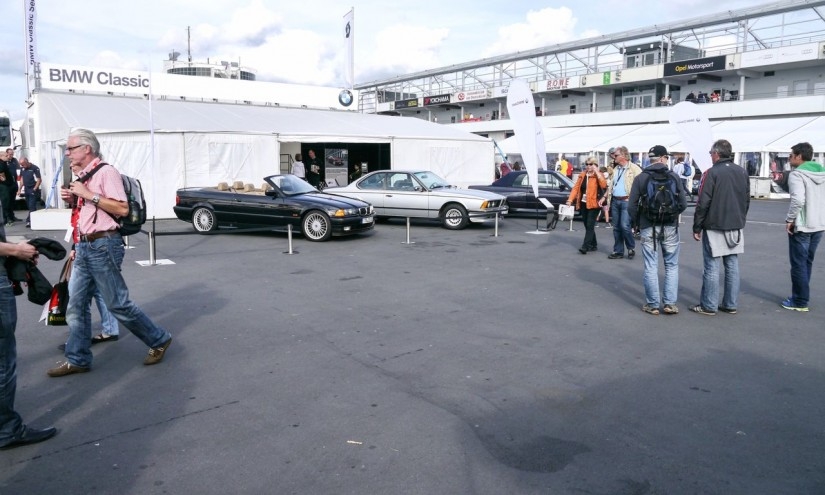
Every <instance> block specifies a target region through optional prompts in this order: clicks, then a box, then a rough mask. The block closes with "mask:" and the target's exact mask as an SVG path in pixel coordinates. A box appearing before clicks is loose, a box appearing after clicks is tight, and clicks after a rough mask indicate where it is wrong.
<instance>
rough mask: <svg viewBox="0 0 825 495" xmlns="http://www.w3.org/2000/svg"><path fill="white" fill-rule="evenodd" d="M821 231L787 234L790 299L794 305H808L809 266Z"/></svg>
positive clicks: (805, 306) (801, 306) (812, 262)
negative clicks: (789, 264)
mask: <svg viewBox="0 0 825 495" xmlns="http://www.w3.org/2000/svg"><path fill="white" fill-rule="evenodd" d="M821 239H822V231H819V232H794V235H789V236H788V256H789V257H790V260H791V300H792V302H793V305H794V306H797V307H800V308H807V307H808V300H809V299H810V297H811V293H810V284H811V268H812V266H813V264H814V256H815V255H816V248H817V246H819V241H820V240H821Z"/></svg>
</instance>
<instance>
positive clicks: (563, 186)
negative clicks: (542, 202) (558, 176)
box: [559, 184, 567, 191]
mask: <svg viewBox="0 0 825 495" xmlns="http://www.w3.org/2000/svg"><path fill="white" fill-rule="evenodd" d="M566 190H567V184H559V191H566Z"/></svg>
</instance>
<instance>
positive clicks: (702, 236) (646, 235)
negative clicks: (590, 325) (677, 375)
mask: <svg viewBox="0 0 825 495" xmlns="http://www.w3.org/2000/svg"><path fill="white" fill-rule="evenodd" d="M65 153H66V158H67V160H68V162H69V164H70V167H71V170H72V173H73V174H74V176H75V177H76V178H77V180H75V181H74V182H71V184H70V185H69V186H68V187H64V188H63V189H62V190H61V198H62V199H63V200H64V201H65V202H66V203H67V204H69V205H70V206H71V208H72V209H73V215H72V240H73V245H72V250H71V254H70V256H71V258H72V260H73V266H72V271H71V277H70V279H69V280H70V282H69V296H70V297H69V303H68V308H67V312H66V321H67V324H68V327H69V336H68V339H67V341H66V343H65V345H64V346H61V348H62V349H63V350H64V355H65V360H64V361H62V362H61V363H59V364H58V365H57V366H55V367H53V368H51V369H49V370H48V371H47V374H48V375H49V376H50V377H63V376H68V375H72V374H76V373H86V372H89V371H91V365H92V352H91V346H92V345H94V344H96V343H100V342H105V341H109V340H117V338H118V337H117V336H118V329H117V324H118V323H120V324H122V325H123V326H125V327H126V328H127V329H128V330H129V331H130V332H132V333H133V334H134V335H135V336H137V337H138V338H139V339H140V340H141V341H143V343H144V344H145V345H146V346H147V347H148V349H149V351H148V354H147V355H146V357H145V358H144V360H143V364H144V365H155V364H158V363H160V362H161V361H162V360H163V357H164V356H165V353H166V351H167V349H168V348H169V345H170V344H171V343H172V336H171V334H170V333H169V332H168V331H167V330H165V329H164V328H162V327H160V326H159V325H157V324H156V323H155V322H153V321H152V320H151V319H150V318H149V317H148V316H147V315H146V314H145V313H144V312H143V311H142V310H141V309H140V308H139V307H138V306H137V305H136V304H135V303H134V302H132V300H131V299H130V298H129V291H128V288H127V286H126V282H125V280H124V279H123V276H122V274H121V270H120V268H121V264H122V262H123V256H124V243H123V239H122V237H121V234H120V232H119V229H118V222H117V220H116V219H117V218H118V217H120V216H123V215H125V214H126V213H128V210H129V208H128V206H127V204H126V201H125V200H126V194H125V191H124V188H123V183H122V179H121V176H120V173H119V172H118V171H117V169H116V168H115V167H114V166H111V165H109V164H107V163H105V162H104V161H103V157H102V155H101V153H100V143H99V142H98V139H97V137H96V136H95V134H94V133H93V132H92V131H89V130H86V129H75V130H73V131H72V132H71V133H70V134H69V136H68V139H67V143H66V151H65ZM709 154H710V157H711V160H712V162H713V165H712V166H711V167H710V168H709V169H707V170H705V171H704V173H703V174H702V179H701V185H700V187H699V192H698V198H697V202H696V209H695V212H694V220H693V226H692V234H693V239H694V240H695V241H697V242H701V243H702V258H703V269H702V288H701V292H700V297H699V302H698V304H695V305H692V306H690V311H692V312H695V313H698V314H700V315H705V316H714V315H716V314H717V312H719V311H721V312H724V313H728V314H736V313H737V312H738V308H739V306H738V304H739V301H738V297H739V278H740V277H739V261H738V256H739V255H740V254H742V253H743V252H744V246H745V240H744V228H745V223H746V219H747V214H748V209H749V206H750V184H749V180H748V173H747V170H745V168H743V167H742V166H740V165H738V164H736V163H734V162H733V156H734V155H733V149H732V146H731V144H730V143H729V142H728V141H726V140H724V139H720V140H718V141H716V142H714V143H713V145H712V147H711V149H710V150H709ZM308 155H309V159H308V161H307V164H306V165H304V163H303V162H302V160H301V158H302V157H301V156H300V155H296V156H295V165H293V172H294V173H297V174H300V173H301V172H302V171H303V170H301V169H302V168H304V169H305V172H306V175H307V180H309V181H312V180H313V179H312V178H311V177H312V175H311V174H313V166H314V165H315V166H317V163H316V162H317V159H316V158H315V156H314V152H312V151H311V150H310V151H309V153H308ZM9 156H10V155H9V153H8V150H7V152H6V154H5V158H6V160H3V162H4V164H5V167H4V168H0V174H1V175H4V176H5V177H2V180H3V185H2V186H0V189H5V188H8V187H10V186H9V185H6V184H7V182H8V179H9V178H15V179H16V177H17V174H16V171H15V172H14V174H13V172H12V169H11V167H10V166H9V164H8V163H9V161H10V160H9V159H8V158H9ZM609 156H610V158H611V160H612V163H611V166H610V167H605V168H600V167H599V162H598V160H597V159H596V158H595V157H588V158H587V159H586V161H585V171H584V172H583V173H581V174H579V176H578V177H577V180H576V182H575V185H574V186H573V188H572V189H571V191H570V195H569V197H568V199H567V204H568V205H574V207H575V208H576V209H579V210H580V211H581V213H582V219H583V221H584V225H585V237H584V240H583V242H582V245H581V248H579V252H580V253H581V254H583V255H585V254H588V253H590V252H594V251H596V250H597V249H598V244H597V239H596V233H595V229H594V226H595V222H596V219H597V217H598V215H600V214H601V213H603V212H605V211H606V210H607V209H608V208H609V219H610V221H611V222H612V227H613V247H612V250H611V253H610V254H609V255H608V256H607V257H608V258H609V259H611V260H619V259H623V258H627V259H630V260H632V259H633V258H634V256H635V254H636V237H635V235H634V232H635V233H638V236H639V241H640V244H641V249H642V256H643V258H644V274H643V280H642V282H643V286H644V297H645V301H644V304H643V305H642V311H644V312H645V313H648V314H651V315H659V314H661V313H664V314H667V315H675V314H678V313H679V307H678V305H677V300H678V291H679V251H680V233H679V215H680V214H681V213H682V212H683V211H684V210H685V209H686V208H687V195H688V190H687V189H688V188H687V187H686V182H685V180H684V178H683V176H681V175H680V174H679V173H678V167H676V169H675V170H674V169H671V168H670V167H669V166H668V164H669V161H670V153H668V150H667V149H666V148H665V147H664V146H661V145H656V146H653V147H652V148H650V150H649V151H648V158H649V159H650V165H649V166H648V167H646V168H645V169H644V170H642V169H641V168H639V166H637V165H636V164H634V163H633V162H632V161H631V160H630V153H629V152H628V149H627V147H625V146H617V147H615V148H611V149H610V151H609ZM11 157H12V158H13V153H12V154H11ZM812 160H813V148H812V147H811V145H810V144H808V143H799V144H797V145H795V146H793V147H792V148H791V154H790V159H789V161H790V164H791V167H792V171H791V172H790V175H789V178H788V185H789V190H790V205H789V208H788V212H787V215H786V218H785V232H786V233H787V236H788V244H789V246H788V252H789V260H790V276H791V295H790V296H788V297H787V298H786V299H784V300H782V301H781V302H780V305H781V306H782V307H783V308H785V309H788V310H792V311H798V312H807V311H808V310H809V309H808V304H809V301H810V279H811V274H812V270H813V262H814V258H815V254H816V250H817V247H818V245H819V242H820V241H821V238H822V233H823V231H825V167H823V166H822V165H821V164H819V163H816V162H814V161H812ZM564 162H566V160H564V159H563V157H562V163H561V164H560V167H561V170H563V171H564V172H565V173H566V172H567V171H568V170H570V168H571V167H570V165H569V163H568V164H567V165H566V166H565V165H564ZM15 165H18V164H16V163H15ZM19 167H20V168H21V169H22V172H23V173H21V174H20V175H21V176H22V180H21V182H22V184H23V186H24V187H26V188H27V190H28V189H29V188H30V189H31V191H32V193H34V192H35V191H37V189H38V188H39V185H40V177H39V174H37V175H36V176H35V174H34V173H32V174H31V177H27V176H26V175H24V173H25V172H26V171H32V169H35V170H36V167H35V166H34V165H32V164H30V163H28V160H26V159H25V158H23V159H21V160H20V163H19ZM565 167H566V168H565ZM514 168H515V169H518V168H520V165H519V164H518V163H517V162H516V163H515V164H514ZM501 173H502V174H505V173H507V172H505V170H503V169H502V170H501ZM35 177H36V179H35ZM14 182H15V183H17V180H14ZM8 211H9V210H7V203H6V201H3V202H2V203H0V214H2V215H8ZM12 211H13V210H12ZM4 218H9V217H7V216H6V217H4ZM12 218H13V217H12ZM660 250H661V253H662V260H663V264H664V272H665V273H664V284H663V285H664V287H663V289H662V290H661V291H660V286H659V273H658V272H659V267H658V264H659V263H658V258H659V251H660ZM38 254H39V253H38V249H37V248H36V247H35V245H34V244H32V243H29V242H28V241H23V242H19V243H16V244H15V243H9V242H7V241H6V233H5V228H4V225H3V224H0V449H9V448H14V447H20V446H24V445H29V444H33V443H37V442H41V441H44V440H47V439H49V438H51V437H53V436H54V435H55V434H56V433H57V430H56V429H55V428H54V427H46V428H32V427H29V426H27V425H26V424H25V423H24V422H23V420H22V417H21V416H20V414H19V413H17V411H16V410H15V408H14V400H15V394H16V383H17V382H16V379H17V375H16V364H17V363H16V360H17V352H16V341H15V337H14V335H15V330H16V326H17V306H16V301H15V294H14V290H13V286H12V283H11V282H10V280H9V275H8V273H7V269H6V261H7V260H11V259H16V260H22V261H23V262H26V263H30V264H31V265H32V266H34V265H36V263H37V261H38ZM723 270H724V275H723V276H722V275H721V272H722V271H723ZM720 277H721V279H722V282H721V284H720ZM93 299H95V300H96V301H97V302H98V308H99V310H100V312H101V315H102V319H103V321H104V323H105V325H104V332H103V333H101V334H99V335H97V336H94V337H93V336H92V328H91V302H92V300H93Z"/></svg>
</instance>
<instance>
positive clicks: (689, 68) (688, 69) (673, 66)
mask: <svg viewBox="0 0 825 495" xmlns="http://www.w3.org/2000/svg"><path fill="white" fill-rule="evenodd" d="M726 58H727V57H725V56H724V55H721V56H719V57H708V58H697V59H695V60H685V61H682V62H669V63H666V64H665V69H664V76H665V77H668V76H683V75H685V74H698V73H701V72H713V71H717V70H725V59H726Z"/></svg>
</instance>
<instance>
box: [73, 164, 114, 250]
mask: <svg viewBox="0 0 825 495" xmlns="http://www.w3.org/2000/svg"><path fill="white" fill-rule="evenodd" d="M98 163H100V158H95V159H94V160H92V161H91V163H89V165H87V166H86V168H84V169H83V170H82V171H80V173H79V174H78V177H80V178H81V179H82V178H83V177H84V176H85V175H86V174H88V173H89V172H91V171H92V170H93V169H94V168H95V167H96V166H97V164H98ZM86 187H87V188H88V189H89V191H92V192H93V193H95V194H98V195H100V197H101V198H109V199H114V200H117V201H126V192H125V191H124V190H123V181H122V179H121V178H120V172H118V171H117V169H115V167H113V166H111V165H104V166H103V168H101V169H100V170H98V171H97V172H95V174H94V175H93V176H92V178H91V179H89V181H88V182H86ZM78 201H79V203H78V204H80V205H81V206H80V218H79V219H78V221H77V229H78V231H79V233H80V234H92V233H94V232H105V231H107V230H115V229H117V228H118V224H117V222H116V221H115V220H114V219H113V218H112V217H111V215H109V214H108V213H106V212H105V211H103V209H102V208H98V206H97V205H95V204H94V203H92V201H91V200H89V201H86V200H83V199H79V200H78ZM95 213H97V219H95Z"/></svg>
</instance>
